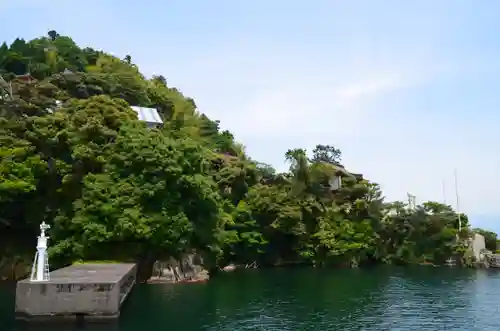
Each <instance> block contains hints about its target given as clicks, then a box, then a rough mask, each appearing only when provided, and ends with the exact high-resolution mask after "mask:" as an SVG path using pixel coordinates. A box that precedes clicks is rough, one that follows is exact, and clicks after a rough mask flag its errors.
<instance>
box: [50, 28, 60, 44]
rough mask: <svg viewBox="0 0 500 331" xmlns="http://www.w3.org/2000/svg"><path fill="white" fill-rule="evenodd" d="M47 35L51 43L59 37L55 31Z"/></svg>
mask: <svg viewBox="0 0 500 331" xmlns="http://www.w3.org/2000/svg"><path fill="white" fill-rule="evenodd" d="M48 35H49V37H50V39H51V40H52V41H54V40H56V38H57V37H59V33H57V32H56V31H55V30H50V31H49V32H48Z"/></svg>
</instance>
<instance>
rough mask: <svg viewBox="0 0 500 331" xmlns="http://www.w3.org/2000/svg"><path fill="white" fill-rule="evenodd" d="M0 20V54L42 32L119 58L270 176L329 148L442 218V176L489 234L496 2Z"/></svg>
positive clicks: (292, 4) (27, 9)
mask: <svg viewBox="0 0 500 331" xmlns="http://www.w3.org/2000/svg"><path fill="white" fill-rule="evenodd" d="M48 3H50V4H51V5H50V6H49V5H48ZM0 14H1V17H2V20H0V39H3V40H7V41H12V40H13V39H14V38H15V37H17V36H21V37H24V38H33V37H36V36H39V35H42V34H45V33H46V32H47V31H48V30H51V29H55V30H57V31H58V32H59V33H60V34H63V35H70V36H72V37H73V38H74V39H75V41H76V42H77V43H79V44H81V45H85V46H87V45H88V46H93V47H95V48H101V49H103V50H106V51H109V52H111V53H114V54H115V55H118V56H120V57H123V56H124V55H126V54H130V55H131V56H132V59H133V61H134V62H135V63H137V64H138V65H139V66H140V68H141V69H142V71H143V72H145V73H146V74H147V75H151V74H154V73H155V74H163V75H164V76H166V77H167V80H168V82H169V84H171V85H173V86H176V87H178V88H179V89H180V90H181V91H183V92H184V93H185V94H186V95H188V96H191V97H193V98H194V99H195V100H196V103H197V105H198V107H199V109H200V111H202V112H205V113H207V114H208V115H209V116H210V117H211V118H214V119H219V120H220V121H221V124H222V126H223V127H224V128H228V129H230V130H231V131H232V132H234V133H235V135H236V137H237V139H238V140H239V141H240V142H242V143H243V144H244V145H245V146H246V148H247V152H248V153H249V154H250V155H251V156H252V157H253V158H255V159H258V160H261V161H263V162H267V163H270V164H273V165H274V166H275V167H277V168H278V169H282V170H283V169H286V167H287V166H286V164H284V157H283V155H284V153H285V152H286V150H287V149H288V148H295V147H303V148H308V149H309V150H311V149H312V148H313V147H314V145H315V144H317V143H321V144H332V145H335V146H337V147H339V148H340V149H341V150H342V151H343V160H344V163H345V165H346V166H347V167H348V168H349V169H351V170H353V171H356V172H361V173H364V174H365V175H366V177H368V178H369V179H371V180H373V181H375V182H378V183H380V184H381V186H382V187H383V189H384V192H385V194H386V196H387V197H388V198H389V199H405V197H406V192H411V193H412V194H414V195H416V197H417V201H420V202H421V201H425V200H438V201H443V200H446V202H447V203H450V204H453V205H455V193H454V183H453V169H454V168H456V169H457V173H458V180H459V193H460V209H461V210H462V211H464V212H466V213H467V214H469V216H470V218H471V221H472V223H473V225H475V226H482V227H486V228H490V229H493V230H495V231H497V232H500V222H498V220H499V219H500V150H499V145H500V93H499V91H500V38H499V37H498V36H499V35H500V2H498V1H493V0H491V1H487V0H484V1H480V2H479V1H473V0H470V1H465V0H441V1H435V0H429V1H427V0H419V1H411V2H410V1H405V2H402V1H395V0H394V1H392V0H385V1H373V0H366V1H355V0H351V1H340V0H339V1H335V0H328V1H327V0H324V1H322V0H316V1H311V2H310V3H307V2H304V1H283V0H275V1H263V0H256V1H230V0H224V1H222V0H213V1H201V0H199V1H187V0H184V1H180V0H178V1H150V0H142V1H140V2H138V1H132V0H128V1H127V0H122V1H115V0H107V1H96V0H88V1H85V2H81V1H69V0H68V1H62V0H52V1H50V2H47V1H35V0H16V1H11V0H0ZM443 182H444V188H445V190H444V191H445V194H443V189H442V187H443V185H442V183H443Z"/></svg>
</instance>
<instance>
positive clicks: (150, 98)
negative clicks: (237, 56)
mask: <svg viewBox="0 0 500 331" xmlns="http://www.w3.org/2000/svg"><path fill="white" fill-rule="evenodd" d="M0 74H1V76H2V77H3V79H1V80H0V87H1V89H0V116H1V117H0V237H1V238H0V243H1V249H2V251H1V252H0V254H1V256H2V260H0V268H1V267H2V265H1V263H3V265H4V266H6V265H11V264H13V263H14V264H15V263H17V262H18V261H27V262H28V263H29V262H30V261H31V260H30V259H31V258H32V255H33V250H34V243H35V241H36V235H37V234H38V231H39V224H40V223H41V222H42V221H45V222H47V223H48V224H50V225H51V226H52V228H51V230H50V236H51V248H50V255H51V261H53V264H54V263H55V264H59V265H62V264H66V263H71V262H72V261H75V260H79V259H92V260H95V259H106V260H136V261H139V262H143V263H146V264H147V262H150V261H153V260H155V259H159V258H163V257H167V256H172V257H177V256H180V255H181V254H183V253H185V252H191V251H196V252H200V253H201V254H203V256H204V261H205V263H206V264H207V266H208V267H209V268H214V269H215V268H216V267H218V266H223V265H226V264H227V263H230V262H231V263H252V262H254V261H256V262H257V263H258V264H259V265H262V266H266V265H279V264H283V263H302V264H310V265H316V266H327V265H331V266H346V265H360V264H361V265H362V264H366V263H370V264H371V263H400V264H405V263H421V262H432V263H442V262H443V261H444V260H445V259H446V258H448V257H450V256H451V255H454V254H458V255H459V256H462V254H463V252H464V247H463V244H461V242H462V241H460V240H457V239H456V238H457V235H459V237H462V238H466V237H467V236H468V233H469V231H470V230H469V227H468V222H467V217H466V215H461V221H462V225H463V231H462V232H461V233H458V215H457V213H456V212H455V211H454V210H453V209H452V208H451V207H450V206H447V205H443V204H440V203H436V202H426V203H423V204H422V205H419V206H416V207H415V208H409V207H408V206H407V205H406V204H405V203H402V202H388V201H385V200H384V197H383V194H382V192H381V191H380V188H379V186H378V185H377V184H375V183H373V182H370V181H369V180H368V179H366V178H363V176H362V175H359V174H351V173H350V172H348V169H347V170H346V169H344V167H343V166H342V165H341V152H340V151H339V150H338V149H336V148H335V147H333V146H331V145H327V144H325V145H322V144H318V145H317V147H316V148H315V149H314V150H313V151H312V153H307V152H306V151H305V150H303V149H300V148H296V147H297V146H290V147H291V149H290V150H289V151H288V152H287V153H286V154H285V155H284V157H285V158H286V160H287V161H288V162H289V164H290V170H289V171H288V172H286V173H277V172H276V171H275V170H274V169H273V168H272V167H270V166H268V165H265V164H261V163H259V162H257V161H255V160H252V159H251V158H250V156H248V155H246V154H245V152H244V148H243V147H242V145H240V144H239V143H238V142H236V141H235V139H234V137H233V134H232V133H231V132H229V131H222V130H220V129H219V123H218V121H216V120H212V119H209V118H208V117H207V116H206V115H204V114H203V113H201V112H200V111H199V110H198V109H197V108H196V104H195V102H194V100H192V99H190V98H189V97H186V96H184V95H183V94H182V93H181V92H180V91H178V90H177V89H175V88H174V87H171V86H170V84H167V80H166V79H165V78H164V77H163V76H154V77H152V78H147V77H144V75H142V74H141V73H140V71H139V69H138V67H137V66H136V65H135V64H133V61H132V58H131V57H130V56H126V57H125V58H124V59H119V58H116V57H114V56H111V55H110V54H107V53H104V52H102V51H98V50H95V49H92V48H88V47H87V48H81V47H79V46H78V45H77V44H76V43H75V42H74V41H73V40H72V39H71V38H70V37H66V36H60V35H59V34H58V33H57V32H55V31H50V32H49V33H48V36H46V37H40V38H37V39H34V40H31V41H25V40H23V39H16V40H15V41H14V42H13V43H12V44H11V45H7V44H5V43H4V44H3V45H1V46H0ZM221 102H223V97H221ZM129 106H143V107H150V108H156V109H157V110H158V112H159V113H160V115H161V117H162V119H163V121H164V124H163V126H161V127H158V128H148V127H147V126H146V125H145V124H144V123H143V122H141V121H139V120H138V118H137V115H136V113H135V112H134V111H133V110H132V109H131V108H130V107H129ZM268 111H270V112H271V111H272V109H269V110H268ZM326 143H329V142H326ZM367 167H369V165H367ZM338 178H341V185H340V187H339V185H338V184H339V180H338Z"/></svg>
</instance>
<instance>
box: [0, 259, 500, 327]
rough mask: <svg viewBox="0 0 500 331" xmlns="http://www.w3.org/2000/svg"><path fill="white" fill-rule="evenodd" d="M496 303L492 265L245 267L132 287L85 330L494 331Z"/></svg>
mask: <svg viewBox="0 0 500 331" xmlns="http://www.w3.org/2000/svg"><path fill="white" fill-rule="evenodd" d="M1 298H2V300H1V302H0V304H1V305H3V306H2V308H1V309H2V315H0V319H1V322H2V324H0V325H3V328H2V327H0V330H1V331H4V330H5V331H7V330H8V331H11V330H16V331H17V330H23V328H21V327H20V326H16V325H15V324H14V323H13V322H12V313H11V312H12V309H13V302H12V297H11V296H9V295H8V294H7V292H5V291H4V293H3V295H2V296H1ZM499 309H500V271H497V270H488V271H484V270H479V271H475V270H463V269H447V268H410V269H402V268H401V269H395V268H390V269H373V270H319V271H318V270H310V269H308V270H304V269H302V270H270V271H259V270H249V271H245V272H242V273H233V274H227V275H223V276H222V277H220V278H218V279H214V280H213V281H211V282H209V283H207V284H183V285H141V286H137V287H136V289H135V291H134V292H133V294H132V296H131V297H130V299H129V301H128V302H127V304H126V306H125V307H124V310H123V312H122V317H121V319H120V323H119V325H117V326H115V327H112V326H101V327H88V328H87V329H88V330H89V331H101V330H102V331H108V330H109V331H111V330H113V331H115V330H116V331H149V330H151V331H156V330H165V331H177V330H178V331H201V330H206V331H223V330H224V331H226V330H227V331H238V330H266V331H274V330H276V331H278V330H279V331H287V330H294V331H295V330H296V331H308V330H314V331H326V330H346V331H349V330H367V331H382V330H394V331H396V330H397V331H409V330H413V331H414V330H464V331H475V330H478V331H490V330H491V331H493V330H494V331H498V330H500V311H499ZM73 329H74V328H72V327H67V326H66V327H48V328H44V331H45V330H47V331H49V330H50V331H69V330H73Z"/></svg>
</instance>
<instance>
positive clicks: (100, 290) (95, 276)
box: [16, 263, 137, 321]
mask: <svg viewBox="0 0 500 331" xmlns="http://www.w3.org/2000/svg"><path fill="white" fill-rule="evenodd" d="M136 274H137V268H136V265H135V264H128V263H116V264H115V263H109V264H76V265H72V266H69V267H66V268H62V269H58V270H54V271H52V272H51V273H50V280H47V281H31V280H30V279H29V278H28V279H25V280H21V281H19V282H18V283H17V287H16V318H17V319H23V320H28V321H56V320H59V321H61V320H70V321H71V320H79V321H81V320H82V319H83V320H85V321H102V320H115V319H117V318H118V317H119V316H120V307H121V306H122V304H123V303H124V302H125V300H126V298H127V296H128V295H129V293H130V292H131V290H132V288H133V286H134V284H135V282H136Z"/></svg>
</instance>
